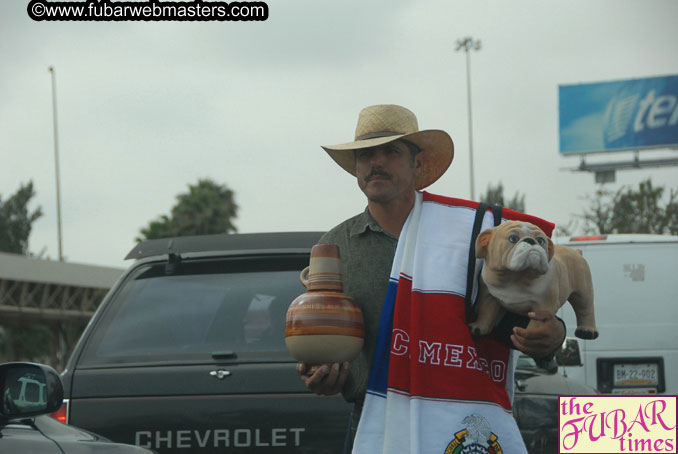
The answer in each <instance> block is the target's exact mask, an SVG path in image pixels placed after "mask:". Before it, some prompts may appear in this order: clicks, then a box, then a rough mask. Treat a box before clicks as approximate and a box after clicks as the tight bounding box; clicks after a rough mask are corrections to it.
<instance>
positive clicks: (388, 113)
mask: <svg viewBox="0 0 678 454" xmlns="http://www.w3.org/2000/svg"><path fill="white" fill-rule="evenodd" d="M398 139H403V140H407V141H408V142H412V143H413V144H415V145H416V146H417V147H419V149H420V150H421V152H420V155H421V157H422V163H423V165H422V169H421V171H420V172H419V176H418V177H417V179H416V181H415V186H416V188H417V189H422V188H425V187H426V186H429V185H431V184H433V182H435V181H436V180H437V179H438V178H440V176H441V175H442V174H443V173H445V171H446V170H447V168H448V167H449V166H450V164H451V163H452V158H453V157H454V143H453V142H452V138H450V136H449V134H447V133H446V132H445V131H441V130H438V129H427V130H424V131H419V125H418V124H417V117H415V116H414V114H413V113H412V111H410V110H409V109H406V108H404V107H401V106H396V105H393V104H380V105H376V106H370V107H365V108H364V109H363V110H361V111H360V115H359V116H358V126H357V127H356V129H355V140H354V141H353V142H349V143H343V144H339V145H332V146H323V149H324V150H325V151H326V152H327V153H328V154H329V155H330V156H331V157H332V159H334V160H335V161H336V162H337V164H339V165H340V166H341V167H343V169H344V170H346V171H347V172H348V173H350V174H351V175H354V176H355V155H354V153H353V150H359V149H361V148H369V147H375V146H377V145H384V144H386V143H389V142H393V141H395V140H398Z"/></svg>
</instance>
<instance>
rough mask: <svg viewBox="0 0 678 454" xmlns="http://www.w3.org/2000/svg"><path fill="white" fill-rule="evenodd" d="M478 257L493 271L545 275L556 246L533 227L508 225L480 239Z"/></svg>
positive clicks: (497, 228)
mask: <svg viewBox="0 0 678 454" xmlns="http://www.w3.org/2000/svg"><path fill="white" fill-rule="evenodd" d="M476 256H477V257H478V258H484V259H485V263H486V265H488V266H490V267H491V268H494V269H505V270H509V271H515V272H519V271H532V272H534V273H537V274H544V273H546V271H547V270H548V266H549V261H551V258H552V257H553V242H552V241H551V239H550V238H549V237H547V236H546V234H545V233H544V232H543V231H542V230H541V229H540V228H539V227H537V226H536V225H534V224H530V223H527V222H518V221H508V222H505V223H503V224H501V225H499V226H497V227H495V228H493V229H488V230H485V231H484V232H482V233H481V234H480V235H478V239H477V241H476Z"/></svg>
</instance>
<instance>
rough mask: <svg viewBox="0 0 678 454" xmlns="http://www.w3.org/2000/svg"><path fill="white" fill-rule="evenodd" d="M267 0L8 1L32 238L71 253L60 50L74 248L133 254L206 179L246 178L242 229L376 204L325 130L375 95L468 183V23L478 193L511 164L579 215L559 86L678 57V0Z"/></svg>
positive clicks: (13, 153) (3, 148)
mask: <svg viewBox="0 0 678 454" xmlns="http://www.w3.org/2000/svg"><path fill="white" fill-rule="evenodd" d="M267 3H268V5H269V8H270V9H269V19H268V20H267V21H264V22H212V23H201V22H162V23H154V22H34V21H33V20H31V19H30V18H29V17H28V15H27V12H26V5H27V4H28V0H4V1H2V2H0V157H1V158H2V159H1V160H0V195H1V196H2V198H3V200H5V199H6V198H7V197H8V196H9V195H11V194H12V193H14V192H15V191H16V190H17V189H18V188H19V186H20V184H21V183H26V182H28V181H29V180H32V181H33V183H34V185H35V188H36V191H37V196H36V197H35V199H34V201H33V203H32V205H31V207H32V208H35V207H37V206H40V207H42V210H43V212H44V216H42V217H41V218H40V219H39V220H38V221H37V222H36V223H35V224H34V230H33V232H32V234H31V237H30V250H31V251H32V252H35V253H39V252H40V251H43V250H44V251H45V256H48V257H50V258H52V259H54V258H56V257H57V256H58V248H57V222H56V185H55V172H54V142H53V140H54V137H53V126H52V86H51V79H50V74H49V72H48V67H49V66H50V65H54V67H55V68H56V80H57V103H58V120H59V146H60V166H61V184H62V191H61V194H62V219H63V250H64V255H65V256H66V258H67V260H69V261H72V262H78V263H89V264H99V265H107V266H116V267H125V266H127V265H129V264H128V263H125V262H124V261H123V260H122V258H123V257H124V256H125V255H126V254H127V252H128V251H129V249H131V248H132V246H133V245H134V239H135V237H137V236H138V235H139V230H140V229H141V228H142V227H145V226H146V225H148V223H149V221H151V220H153V219H155V218H157V217H158V216H160V215H162V214H168V213H169V211H170V209H171V207H172V206H173V204H174V203H175V201H176V199H175V197H176V196H177V194H179V193H182V192H185V191H186V190H187V187H188V184H194V183H196V182H197V181H198V179H200V178H212V179H213V180H215V181H217V182H219V183H222V184H227V185H228V186H229V187H230V188H231V189H233V190H234V191H235V194H236V201H237V203H238V205H239V206H240V210H239V213H238V218H237V219H236V220H235V224H236V226H237V228H238V230H239V231H240V232H266V231H289V230H327V229H329V228H331V227H332V226H334V225H335V224H337V223H339V222H340V221H342V220H344V219H346V218H347V217H350V216H352V215H354V214H356V213H358V212H360V211H362V209H363V208H364V206H365V200H364V196H363V195H362V193H361V192H360V190H359V189H358V187H357V184H356V182H355V179H354V178H353V177H351V176H350V175H349V174H347V173H346V172H344V171H343V170H342V169H341V168H339V167H338V166H337V165H336V164H335V163H334V162H333V161H332V160H331V159H330V158H329V157H328V156H327V155H326V153H325V152H324V151H323V150H322V149H321V148H320V145H321V144H324V145H328V144H336V143H341V142H348V141H350V140H352V138H353V133H354V129H355V124H356V120H357V116H358V112H359V111H360V109H361V108H363V107H365V106H367V105H371V104H382V103H393V104H401V105H404V106H406V107H408V108H410V109H411V110H413V111H414V112H415V114H416V115H417V117H418V119H419V125H420V127H421V128H422V129H427V128H436V129H444V130H446V131H448V132H449V133H450V135H451V136H452V138H453V140H454V142H455V148H456V153H455V158H454V162H453V163H452V166H451V168H450V169H449V170H448V171H447V173H446V174H445V175H444V176H443V177H442V178H441V179H440V180H439V181H438V182H436V183H435V184H434V185H433V186H431V187H430V188H429V189H428V190H429V191H431V192H434V193H438V194H443V195H450V196H455V197H462V198H469V197H470V182H469V159H468V154H469V153H468V149H469V140H468V139H469V137H468V113H467V91H466V60H465V57H464V54H463V53H459V52H455V43H456V41H457V39H459V38H461V37H464V36H467V35H472V36H473V37H475V38H479V39H480V40H481V41H482V49H481V50H480V51H478V52H474V53H473V54H472V56H471V79H472V97H473V98H472V100H473V146H474V162H475V175H476V178H475V182H476V198H477V197H478V196H479V194H480V193H482V192H484V191H485V190H486V188H487V185H488V184H490V183H492V184H496V183H498V182H500V181H501V182H502V183H503V184H504V187H505V191H506V193H507V195H508V196H512V195H513V194H514V193H515V192H517V191H518V192H520V193H521V194H525V196H526V205H527V211H528V212H529V213H531V214H534V215H537V216H541V217H544V218H547V219H549V220H552V221H554V222H556V223H558V224H563V225H566V224H567V223H568V222H569V221H570V219H572V218H573V216H574V214H577V213H581V212H582V211H583V210H584V209H585V207H586V206H588V202H587V201H586V200H585V199H584V198H585V197H586V196H587V195H590V194H593V193H594V191H595V189H596V185H595V184H594V178H593V175H592V174H590V173H575V172H570V171H565V170H562V169H563V168H568V167H576V166H577V165H578V164H579V158H578V157H563V156H561V155H559V153H558V85H559V84H573V83H580V82H586V83H588V82H597V81H606V80H616V79H627V78H638V77H649V76H658V75H669V74H678V27H677V26H676V18H678V1H675V0H664V1H661V0H656V1H655V0H652V1H638V0H633V1H629V0H604V1H591V0H586V1H562V0H561V1H545V0H530V1H527V0H525V1H512V2H507V1H499V0H496V1H479V0H473V1H470V0H469V1H451V0H420V1H401V0H389V1H354V0H345V1H341V2H326V1H317V0H316V1H310V0H309V1H297V0H269V1H268V2H267ZM646 156H647V157H654V156H661V157H678V152H676V151H668V150H667V151H663V152H658V153H657V152H645V153H644V154H642V156H641V158H645V157H646ZM594 158H595V159H594ZM594 158H590V159H589V161H591V162H593V161H596V160H598V161H600V160H601V157H600V156H598V157H594ZM631 158H632V155H631V154H629V153H615V154H613V155H607V156H603V157H602V159H603V160H629V159H631ZM649 176H651V177H652V181H653V183H655V184H656V185H665V186H668V187H673V188H677V187H678V167H666V168H663V169H645V170H632V171H623V172H617V181H616V183H614V184H610V185H608V187H609V188H610V189H616V188H618V187H620V186H621V185H634V186H635V185H637V184H638V183H639V182H640V181H641V180H643V179H646V178H647V177H649Z"/></svg>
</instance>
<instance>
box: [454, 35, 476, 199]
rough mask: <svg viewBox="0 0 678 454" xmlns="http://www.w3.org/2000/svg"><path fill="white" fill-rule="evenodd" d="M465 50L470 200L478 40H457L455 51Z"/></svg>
mask: <svg viewBox="0 0 678 454" xmlns="http://www.w3.org/2000/svg"><path fill="white" fill-rule="evenodd" d="M462 49H463V50H464V52H466V92H467V94H468V150H469V153H468V155H469V165H470V172H471V200H475V186H474V180H473V120H472V116H471V52H470V51H471V50H480V40H476V41H474V40H473V38H472V37H470V36H467V37H465V38H461V39H458V40H457V49H456V51H457V52H458V51H460V50H462Z"/></svg>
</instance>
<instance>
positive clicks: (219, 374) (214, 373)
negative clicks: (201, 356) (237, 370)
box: [210, 369, 231, 380]
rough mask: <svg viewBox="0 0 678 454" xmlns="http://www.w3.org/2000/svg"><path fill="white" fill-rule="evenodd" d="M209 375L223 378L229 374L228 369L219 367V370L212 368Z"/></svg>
mask: <svg viewBox="0 0 678 454" xmlns="http://www.w3.org/2000/svg"><path fill="white" fill-rule="evenodd" d="M210 375H211V376H212V377H217V378H218V379H219V380H223V379H224V377H228V376H230V375H231V372H230V371H227V370H223V369H219V370H213V371H211V372H210Z"/></svg>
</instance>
